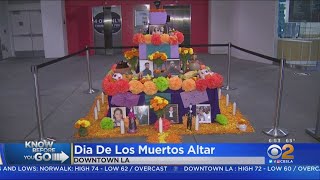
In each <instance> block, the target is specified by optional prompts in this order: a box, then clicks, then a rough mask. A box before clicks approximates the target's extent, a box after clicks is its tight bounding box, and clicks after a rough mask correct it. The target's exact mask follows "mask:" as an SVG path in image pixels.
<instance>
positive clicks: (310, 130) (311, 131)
mask: <svg viewBox="0 0 320 180" xmlns="http://www.w3.org/2000/svg"><path fill="white" fill-rule="evenodd" d="M306 133H307V134H309V135H310V136H312V137H313V138H315V139H316V140H317V141H320V136H317V135H316V130H315V129H314V128H309V129H306Z"/></svg>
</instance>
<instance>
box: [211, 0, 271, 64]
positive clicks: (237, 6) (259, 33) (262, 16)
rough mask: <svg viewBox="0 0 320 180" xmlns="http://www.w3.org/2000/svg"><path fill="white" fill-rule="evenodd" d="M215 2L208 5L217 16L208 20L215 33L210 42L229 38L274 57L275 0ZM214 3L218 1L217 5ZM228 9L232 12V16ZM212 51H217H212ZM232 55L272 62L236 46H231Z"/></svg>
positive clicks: (247, 47)
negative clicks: (233, 47)
mask: <svg viewBox="0 0 320 180" xmlns="http://www.w3.org/2000/svg"><path fill="white" fill-rule="evenodd" d="M212 4H213V5H212V6H211V5H210V6H209V12H210V11H213V12H212V13H213V16H216V17H211V21H210V22H209V27H211V30H209V33H212V35H211V36H212V37H211V38H209V40H211V43H219V42H218V40H221V41H223V42H221V43H224V42H227V41H230V42H231V43H233V44H235V45H237V46H240V47H242V48H245V49H249V50H252V51H255V52H258V53H262V54H265V55H268V56H272V57H275V55H276V51H275V42H276V40H277V31H276V22H277V21H276V15H277V13H276V7H277V1H276V0H271V1H270V0H260V1H252V0H238V1H213V2H212ZM214 4H218V5H217V6H214ZM219 7H221V8H219ZM214 10H215V11H216V13H215V12H214ZM226 13H230V14H229V16H228V15H226ZM225 17H226V18H225ZM223 21H227V22H228V24H227V25H226V24H224V23H223ZM221 24H222V25H221ZM226 28H229V30H226ZM215 36H217V37H215ZM209 37H210V36H209ZM209 42H210V41H209ZM209 52H210V51H209ZM210 53H217V52H215V51H213V52H212V51H211V52H210ZM232 56H234V57H237V58H239V59H247V60H253V61H259V62H265V63H271V62H270V61H268V60H264V59H261V58H258V57H256V56H252V55H249V54H247V53H244V52H240V51H238V50H234V49H232Z"/></svg>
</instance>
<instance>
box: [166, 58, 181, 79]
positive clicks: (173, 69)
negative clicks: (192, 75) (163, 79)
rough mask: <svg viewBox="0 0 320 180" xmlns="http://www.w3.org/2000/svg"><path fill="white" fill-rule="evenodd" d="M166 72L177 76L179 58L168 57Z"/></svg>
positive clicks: (179, 68)
mask: <svg viewBox="0 0 320 180" xmlns="http://www.w3.org/2000/svg"><path fill="white" fill-rule="evenodd" d="M166 72H167V74H171V75H173V76H178V75H179V74H180V73H181V61H180V59H168V60H167V61H166Z"/></svg>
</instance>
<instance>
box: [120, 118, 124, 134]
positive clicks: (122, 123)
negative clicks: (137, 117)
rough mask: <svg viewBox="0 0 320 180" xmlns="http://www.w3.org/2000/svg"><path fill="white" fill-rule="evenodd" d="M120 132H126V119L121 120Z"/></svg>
mask: <svg viewBox="0 0 320 180" xmlns="http://www.w3.org/2000/svg"><path fill="white" fill-rule="evenodd" d="M120 133H121V134H124V121H123V120H121V121H120Z"/></svg>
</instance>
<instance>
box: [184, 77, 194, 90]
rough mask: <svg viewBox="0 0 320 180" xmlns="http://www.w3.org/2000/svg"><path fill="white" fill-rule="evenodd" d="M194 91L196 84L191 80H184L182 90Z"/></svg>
mask: <svg viewBox="0 0 320 180" xmlns="http://www.w3.org/2000/svg"><path fill="white" fill-rule="evenodd" d="M195 89H196V82H195V81H194V80H193V79H191V78H190V79H186V80H184V81H183V82H182V90H184V91H187V92H189V91H193V90H195Z"/></svg>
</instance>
